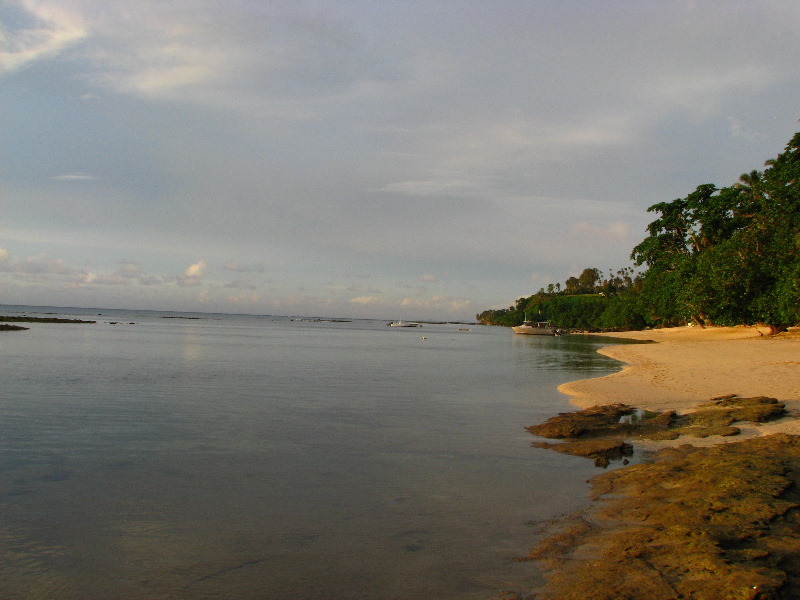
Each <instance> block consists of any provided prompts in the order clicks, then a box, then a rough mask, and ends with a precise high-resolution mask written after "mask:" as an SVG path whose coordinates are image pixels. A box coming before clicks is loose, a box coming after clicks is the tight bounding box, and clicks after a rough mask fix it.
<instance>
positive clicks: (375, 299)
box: [348, 296, 386, 306]
mask: <svg viewBox="0 0 800 600" xmlns="http://www.w3.org/2000/svg"><path fill="white" fill-rule="evenodd" d="M348 302H350V303H351V304H360V305H362V306H368V305H369V306H380V305H383V304H386V300H385V299H383V298H381V297H380V296H357V297H356V298H350V300H349V301H348Z"/></svg>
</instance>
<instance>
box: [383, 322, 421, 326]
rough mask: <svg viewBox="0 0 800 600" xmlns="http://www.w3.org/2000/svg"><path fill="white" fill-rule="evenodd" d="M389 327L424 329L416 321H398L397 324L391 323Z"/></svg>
mask: <svg viewBox="0 0 800 600" xmlns="http://www.w3.org/2000/svg"><path fill="white" fill-rule="evenodd" d="M389 327H422V325H420V324H419V323H416V322H414V321H397V323H389Z"/></svg>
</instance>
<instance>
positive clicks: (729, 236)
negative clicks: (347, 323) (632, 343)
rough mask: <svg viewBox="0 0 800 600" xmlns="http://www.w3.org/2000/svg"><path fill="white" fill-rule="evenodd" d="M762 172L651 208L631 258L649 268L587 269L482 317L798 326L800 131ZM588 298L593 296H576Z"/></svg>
mask: <svg viewBox="0 0 800 600" xmlns="http://www.w3.org/2000/svg"><path fill="white" fill-rule="evenodd" d="M764 166H765V169H764V171H763V172H762V171H757V170H753V171H750V172H749V173H745V174H743V175H742V176H741V177H740V178H739V181H737V182H735V183H734V184H732V185H730V186H728V187H722V188H720V187H717V186H716V185H714V184H710V183H707V184H702V185H699V186H697V188H696V189H695V190H694V191H692V192H691V193H689V194H688V195H687V196H686V197H685V198H678V199H676V200H673V201H671V202H660V203H658V204H654V205H653V206H651V207H650V208H648V211H649V212H652V213H655V214H656V215H657V218H656V219H655V220H654V221H653V222H651V223H650V224H649V225H648V226H647V233H648V235H647V237H645V239H644V240H642V241H641V242H640V243H639V244H638V245H637V246H636V247H634V248H633V250H632V253H631V260H633V263H634V265H635V267H637V268H639V269H642V268H643V271H641V272H637V271H636V270H634V269H631V268H625V269H621V270H620V271H618V272H617V273H616V275H612V274H609V276H608V277H603V275H602V273H601V272H600V271H599V270H598V269H595V268H587V269H584V271H583V272H582V273H581V274H580V276H578V277H574V276H573V277H570V278H568V279H567V280H566V282H565V284H564V288H563V290H562V289H561V286H560V285H558V284H557V285H556V286H553V285H549V286H548V289H547V291H546V292H545V291H544V289H542V290H540V291H539V293H538V294H534V295H533V296H531V297H529V298H521V299H520V300H518V301H517V305H516V306H512V307H510V308H509V309H503V310H502V311H484V312H483V313H481V314H480V315H478V319H479V320H480V321H482V322H485V323H489V324H504V325H515V324H517V323H518V322H521V320H522V318H523V317H524V313H525V312H533V311H536V315H537V317H545V318H547V319H550V320H553V321H554V324H556V325H558V326H559V327H579V328H623V329H635V328H642V327H645V326H670V325H679V324H685V323H687V322H695V323H696V324H698V325H700V326H706V325H711V324H716V325H738V324H748V325H752V324H764V325H768V326H769V327H770V329H771V331H772V332H773V333H777V332H780V331H783V330H785V329H786V328H787V327H788V326H791V325H794V324H796V323H798V322H800V185H799V184H798V180H799V179H800V133H796V134H795V135H794V137H793V138H792V139H791V140H790V141H789V143H788V145H787V146H786V148H785V150H784V151H783V152H782V153H781V154H779V155H778V156H777V157H776V158H774V159H770V160H768V161H766V163H765V164H764ZM587 294H590V295H591V294H593V295H594V299H593V300H587V299H586V298H584V299H583V300H578V299H577V298H579V297H581V296H585V295H587ZM498 313H501V314H498ZM532 316H533V315H532ZM558 320H561V322H557V321H558Z"/></svg>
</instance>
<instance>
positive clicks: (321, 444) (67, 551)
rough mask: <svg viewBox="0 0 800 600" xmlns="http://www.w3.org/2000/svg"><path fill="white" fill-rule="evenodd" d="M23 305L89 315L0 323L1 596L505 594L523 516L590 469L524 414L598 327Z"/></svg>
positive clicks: (544, 512)
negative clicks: (406, 325) (546, 331)
mask: <svg viewBox="0 0 800 600" xmlns="http://www.w3.org/2000/svg"><path fill="white" fill-rule="evenodd" d="M23 311H24V312H26V313H27V314H30V315H32V316H72V317H75V318H83V319H95V320H97V323H96V324H93V325H73V324H36V323H33V324H29V325H28V326H29V327H30V329H29V330H28V331H23V332H0V597H2V598H18V599H28V598H30V599H37V600H38V599H41V598H76V599H77V598H80V599H101V598H102V599H108V598H113V599H145V598H147V599H154V598H159V599H166V598H181V599H222V598H231V599H250V598H264V599H274V600H288V599H309V600H322V599H325V600H340V599H341V600H355V599H362V598H363V599H374V600H389V599H399V600H406V599H408V600H416V599H422V598H433V597H435V598H443V599H453V600H461V599H464V600H469V599H473V598H474V599H479V598H481V599H482V598H487V597H490V596H492V595H493V594H495V593H497V592H498V591H499V590H502V589H514V590H527V589H530V588H531V587H533V585H534V584H535V583H536V581H538V579H537V578H538V573H537V570H536V566H535V565H533V564H531V563H520V562H515V561H514V560H513V559H514V557H515V556H520V555H524V554H525V552H526V551H527V548H528V547H529V546H531V545H532V544H533V543H534V541H535V539H536V528H535V527H534V526H532V525H531V523H536V522H539V521H542V520H546V519H550V518H553V517H556V516H558V515H562V514H564V513H567V512H569V511H571V510H574V509H575V508H577V507H579V506H580V505H582V504H584V503H585V502H586V492H587V490H586V484H585V480H586V479H587V478H588V477H590V476H592V475H593V474H596V473H597V472H598V471H597V469H596V468H595V467H594V466H593V465H592V463H591V462H590V461H587V460H585V459H580V458H575V457H567V456H561V455H559V454H557V453H554V452H548V451H546V450H541V449H535V448H531V447H530V442H531V441H532V439H533V438H532V437H531V436H530V435H529V434H528V433H527V432H526V431H525V429H524V428H525V427H526V426H527V425H531V424H533V423H537V422H540V421H542V420H544V419H546V418H547V417H549V416H552V415H553V414H555V413H557V412H559V411H565V410H571V408H570V407H569V406H568V404H567V403H566V398H565V397H564V396H562V395H561V394H559V393H558V392H557V391H556V387H557V385H558V384H560V383H562V382H564V381H569V380H574V379H580V378H586V377H592V376H599V375H602V374H605V373H609V372H613V371H615V370H616V369H617V365H616V363H615V362H614V361H612V360H610V359H607V358H605V357H603V356H601V355H598V354H597V353H596V350H597V348H598V347H599V345H600V343H601V342H599V341H597V340H590V339H585V338H583V337H581V336H567V337H561V338H532V337H523V336H515V335H513V334H512V333H511V332H510V331H509V330H508V329H503V328H490V327H480V326H472V327H471V331H459V327H464V326H463V325H426V326H424V327H423V328H422V329H400V328H390V327H387V326H386V322H385V321H360V320H355V321H352V322H344V323H339V322H329V321H314V320H292V319H290V318H285V317H257V316H238V315H202V314H192V315H189V314H185V313H182V314H178V313H169V314H168V313H156V312H142V311H115V310H105V309H92V310H88V309H43V308H32V307H27V308H26V307H8V306H6V307H0V314H15V313H19V312H23ZM45 313H56V314H52V315H48V314H45ZM166 316H177V317H184V318H164V317H166ZM185 317H194V318H185ZM604 343H607V342H604Z"/></svg>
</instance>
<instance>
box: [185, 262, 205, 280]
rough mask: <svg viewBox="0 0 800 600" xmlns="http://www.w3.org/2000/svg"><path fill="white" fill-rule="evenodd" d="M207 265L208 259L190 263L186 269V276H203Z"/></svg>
mask: <svg viewBox="0 0 800 600" xmlns="http://www.w3.org/2000/svg"><path fill="white" fill-rule="evenodd" d="M206 266H207V265H206V261H204V260H199V261H197V262H196V263H194V264H193V265H190V266H189V267H188V268H187V269H186V277H195V278H199V277H202V276H203V273H204V272H205V270H206Z"/></svg>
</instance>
